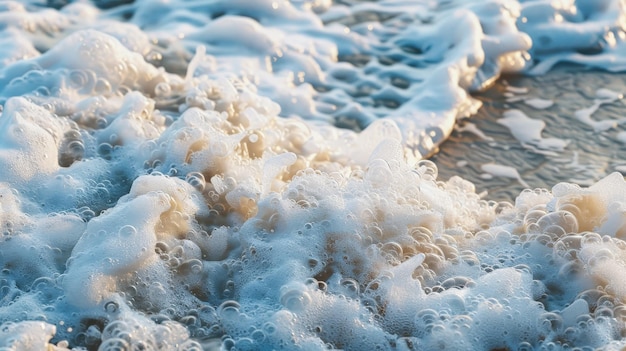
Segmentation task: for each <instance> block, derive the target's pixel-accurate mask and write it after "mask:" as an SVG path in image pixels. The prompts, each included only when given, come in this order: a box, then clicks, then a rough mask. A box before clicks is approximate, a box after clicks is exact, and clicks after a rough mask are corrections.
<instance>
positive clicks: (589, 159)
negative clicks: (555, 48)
mask: <svg viewBox="0 0 626 351" xmlns="http://www.w3.org/2000/svg"><path fill="white" fill-rule="evenodd" d="M625 78H626V75H624V74H615V73H607V72H602V71H584V70H581V69H580V67H559V68H558V69H556V70H554V71H552V72H550V73H548V74H546V75H544V76H538V77H528V76H508V77H505V78H504V79H503V80H502V81H498V82H497V83H496V84H495V85H494V86H493V87H492V88H490V89H489V90H487V91H485V92H484V93H481V94H476V95H475V96H476V97H477V98H479V99H480V100H481V101H483V103H484V105H483V108H482V109H480V111H479V112H478V114H477V115H476V116H474V117H472V118H471V119H470V120H465V121H462V122H461V123H460V125H459V126H458V127H457V128H456V129H455V131H454V132H453V133H452V135H451V137H450V139H448V140H447V141H445V142H444V143H443V144H442V145H441V147H440V150H439V152H438V153H437V154H435V155H434V156H433V157H432V158H431V160H432V161H434V162H435V163H436V164H437V165H438V166H439V175H440V176H441V178H442V179H448V178H450V177H452V176H454V175H460V176H462V177H463V178H465V179H467V180H470V181H471V182H473V183H474V184H475V185H476V190H477V192H483V191H487V192H488V194H489V195H488V196H487V197H488V198H489V199H490V200H497V201H504V200H506V201H511V200H513V199H515V197H516V196H517V195H518V194H519V192H520V191H521V190H523V189H524V188H525V187H524V186H523V185H522V183H520V181H519V180H517V179H515V178H508V177H504V176H500V177H498V176H491V175H490V174H489V173H487V172H485V171H484V170H483V169H482V168H481V166H482V165H484V164H490V163H495V164H500V165H504V166H509V167H513V168H515V169H516V170H517V171H518V172H519V175H520V177H521V178H522V179H523V181H525V182H526V183H527V184H528V185H530V186H531V187H532V188H548V189H549V188H551V187H552V186H553V185H554V184H557V183H559V182H570V183H576V184H579V185H582V186H589V185H591V184H593V183H594V182H596V181H598V180H599V179H602V178H603V177H606V176H607V175H608V174H610V173H612V172H615V171H621V172H622V174H624V173H626V158H625V157H624V155H626V143H625V142H624V140H622V139H623V137H621V136H622V135H623V133H624V132H623V131H624V129H625V128H624V125H625V122H626V121H625V120H624V118H623V117H624V112H625V111H626V106H625V102H624V100H621V99H617V100H615V101H613V102H608V103H605V104H602V105H601V106H599V108H598V109H597V111H596V112H595V113H593V114H592V115H591V118H592V119H593V120H594V121H611V123H610V125H612V127H611V128H609V129H607V130H602V131H599V130H594V127H593V126H590V125H589V124H586V123H584V122H583V121H581V120H580V119H579V118H578V116H579V115H580V114H581V113H580V112H579V111H583V110H585V109H588V108H590V107H592V106H593V105H594V100H595V99H597V98H598V97H597V95H598V94H597V93H598V90H599V89H608V90H610V91H613V92H616V93H623V92H626V85H625V84H624V79H625ZM548 105H551V106H548ZM511 110H519V111H522V112H523V113H524V114H525V115H526V116H528V117H529V118H531V119H535V120H540V121H543V122H545V128H544V129H543V133H542V136H543V137H544V138H558V139H561V140H565V141H566V142H567V145H566V146H565V148H564V149H563V150H562V151H555V152H550V151H547V152H546V150H538V149H536V148H534V147H533V146H532V145H526V146H524V145H523V144H522V142H520V141H519V140H518V139H516V138H514V137H513V135H512V134H511V131H510V130H509V129H508V128H507V127H506V126H505V125H503V124H502V123H499V121H502V119H503V118H504V115H505V114H506V113H507V111H511ZM475 130H478V131H479V133H476V132H475ZM480 132H482V135H481V134H480Z"/></svg>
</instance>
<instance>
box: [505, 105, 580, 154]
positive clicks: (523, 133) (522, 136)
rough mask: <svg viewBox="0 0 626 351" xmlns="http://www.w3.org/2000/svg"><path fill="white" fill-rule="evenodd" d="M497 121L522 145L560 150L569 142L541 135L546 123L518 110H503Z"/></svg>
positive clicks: (543, 149) (545, 149)
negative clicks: (501, 116)
mask: <svg viewBox="0 0 626 351" xmlns="http://www.w3.org/2000/svg"><path fill="white" fill-rule="evenodd" d="M497 122H498V123H500V124H502V125H504V126H506V127H507V128H509V130H510V132H511V134H513V137H515V139H517V140H518V141H519V142H520V143H522V145H524V146H531V147H534V148H537V149H539V150H542V151H553V152H560V151H563V149H565V147H566V146H567V144H569V141H567V140H563V139H559V138H544V137H542V136H541V134H542V132H543V129H544V128H545V126H546V123H545V122H544V121H542V120H538V119H532V118H529V117H528V116H526V114H524V113H523V112H522V111H520V110H507V111H505V112H504V116H503V118H501V119H499V120H498V121H497Z"/></svg>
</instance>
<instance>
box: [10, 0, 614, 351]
mask: <svg viewBox="0 0 626 351" xmlns="http://www.w3.org/2000/svg"><path fill="white" fill-rule="evenodd" d="M602 4H604V5H602V6H600V5H594V4H591V3H590V2H589V1H578V2H576V4H575V5H571V4H569V5H568V4H560V5H559V4H556V3H555V4H552V3H550V4H548V3H547V2H544V1H533V2H522V3H518V2H515V1H508V2H507V1H469V2H458V1H457V2H455V1H452V2H446V3H444V2H441V3H439V4H436V6H435V4H430V3H428V4H427V3H423V4H411V5H407V4H406V2H403V1H395V0H382V1H375V2H356V3H354V4H347V2H336V3H332V2H331V1H292V2H284V1H283V2H276V1H270V0H262V1H255V2H244V1H212V2H211V1H194V2H176V1H174V2H162V1H152V0H142V1H135V2H126V1H94V2H93V3H89V2H65V1H51V2H48V3H47V7H46V6H43V4H41V3H39V2H35V1H32V2H26V3H24V4H22V3H16V2H6V3H5V4H3V5H1V6H0V7H1V9H0V10H1V12H0V23H2V26H0V27H1V28H2V33H3V34H4V36H3V37H4V38H5V39H0V41H1V42H2V44H3V45H1V46H2V47H3V48H2V49H0V83H2V84H1V85H2V89H1V90H0V103H1V104H2V110H1V111H2V112H1V115H0V133H2V136H1V138H0V139H1V140H0V166H1V167H0V231H1V234H0V245H1V248H2V249H1V250H0V348H3V349H4V348H6V349H10V350H41V349H50V350H66V349H81V348H86V349H88V350H174V349H178V350H203V349H204V350H206V349H209V350H211V349H223V350H264V349H268V350H269V349H272V350H273V349H289V350H298V349H302V350H313V349H314V350H324V349H345V350H365V349H367V350H417V349H426V350H432V349H451V350H467V349H475V350H533V349H534V350H560V349H589V348H603V347H604V348H608V349H610V348H613V349H620V348H623V347H624V345H625V342H624V339H623V336H624V335H626V327H625V326H624V320H625V319H626V307H625V306H624V302H625V301H626V284H625V283H624V282H625V281H626V277H625V276H624V272H625V271H626V270H625V269H626V266H625V265H626V258H625V257H626V254H625V252H626V245H625V244H624V241H623V240H624V236H625V235H626V219H625V218H626V217H624V213H625V211H624V209H625V208H626V205H625V204H624V199H625V198H626V183H625V182H624V178H623V177H622V176H621V175H619V174H613V175H611V176H609V177H607V178H605V179H603V180H601V181H600V182H598V183H596V184H595V185H593V186H591V187H589V188H581V187H578V186H574V185H571V184H565V183H563V184H557V185H555V186H554V187H553V188H552V189H551V190H546V189H535V190H525V191H523V192H522V193H521V194H520V195H519V196H518V197H517V199H516V200H515V203H513V204H512V203H505V202H502V203H497V202H494V201H489V200H488V199H485V198H484V194H476V191H475V188H474V185H473V184H471V183H470V182H468V181H466V180H463V179H461V178H460V177H452V178H451V179H449V180H447V181H443V180H441V179H440V178H439V176H438V169H437V165H435V164H434V163H433V162H431V161H428V160H424V159H423V156H426V155H428V154H430V153H432V152H435V151H436V148H437V147H438V145H439V144H440V143H441V142H442V141H443V140H445V138H446V137H447V135H448V134H449V133H450V131H451V130H452V128H453V125H454V123H455V121H456V120H457V118H463V117H468V116H469V115H471V114H473V113H474V112H475V111H476V109H477V108H479V105H480V103H479V102H477V101H476V100H475V99H473V98H472V97H470V95H468V91H470V90H476V89H481V88H482V87H484V86H486V85H488V84H489V83H490V82H491V81H493V80H494V79H497V77H498V76H499V74H500V73H501V72H507V71H518V70H521V69H523V68H524V66H525V65H527V62H529V61H528V60H529V56H528V53H527V52H526V51H528V50H530V52H531V53H532V54H533V56H532V57H531V58H530V60H531V61H530V64H531V65H532V64H536V65H535V66H533V67H535V69H536V70H541V69H543V68H545V67H547V66H550V65H552V64H554V63H555V62H558V61H563V60H565V61H567V60H570V61H576V62H586V63H591V64H595V65H600V66H601V65H602V63H601V62H602V60H603V59H605V58H606V57H607V55H608V56H609V57H612V58H614V59H615V60H616V63H615V66H604V68H607V69H612V68H618V67H619V57H617V56H615V55H614V56H611V55H613V53H615V52H618V51H619V50H621V47H622V46H623V43H622V39H621V37H620V35H619V34H620V33H621V32H619V33H618V31H617V28H616V26H617V24H616V23H617V21H618V19H616V18H615V14H623V10H622V9H619V10H618V9H617V6H618V1H605V2H602ZM557 5H558V6H557ZM559 6H560V7H559ZM574 6H577V7H576V8H575V7H574ZM575 9H576V11H574V10H575ZM544 10H545V11H544ZM557 18H560V20H559V21H557V20H556V19H557ZM592 19H593V20H592ZM563 21H564V22H563ZM559 23H564V24H559ZM585 26H589V28H587V27H585ZM592 27H593V28H592ZM596 27H597V28H596ZM581 28H582V29H584V30H580V29H581ZM519 29H523V30H524V31H525V32H522V31H520V30H519ZM555 29H556V31H553V30H555ZM596 29H597V30H596ZM555 33H556V34H555ZM598 33H601V34H602V35H598ZM622 34H623V33H622ZM611 35H613V36H612V37H611ZM598 36H599V37H598ZM596 37H598V38H596ZM6 38H8V39H6ZM546 38H547V39H546ZM572 38H573V39H581V38H582V39H585V40H583V41H580V40H573V39H572ZM7 41H8V42H7ZM531 41H532V42H533V43H535V45H534V46H533V47H531ZM572 43H576V44H572ZM599 44H602V45H605V46H603V47H597V45H599ZM557 50H558V52H555V51H557ZM588 50H595V51H594V55H593V56H584V55H583V54H584V52H586V51H588ZM598 50H599V51H598ZM574 51H578V52H581V51H582V52H583V54H578V53H574ZM596 51H598V52H596ZM532 60H539V61H538V62H534V61H532ZM542 67H543V68H542ZM383 117H384V118H383ZM337 126H340V127H347V128H345V129H339V128H337ZM356 131H358V133H357V132H356Z"/></svg>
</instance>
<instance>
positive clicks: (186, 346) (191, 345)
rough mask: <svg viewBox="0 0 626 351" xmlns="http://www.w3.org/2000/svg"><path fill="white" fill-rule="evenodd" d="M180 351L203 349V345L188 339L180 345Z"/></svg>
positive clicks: (201, 350)
mask: <svg viewBox="0 0 626 351" xmlns="http://www.w3.org/2000/svg"><path fill="white" fill-rule="evenodd" d="M178 350H180V351H203V349H202V345H200V343H198V342H197V341H195V340H187V341H185V342H183V343H182V344H181V345H180V346H178Z"/></svg>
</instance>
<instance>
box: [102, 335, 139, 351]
mask: <svg viewBox="0 0 626 351" xmlns="http://www.w3.org/2000/svg"><path fill="white" fill-rule="evenodd" d="M98 351H131V348H130V345H129V343H128V342H127V341H126V340H124V339H118V338H111V339H106V340H104V341H103V342H102V344H100V346H99V347H98Z"/></svg>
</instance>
